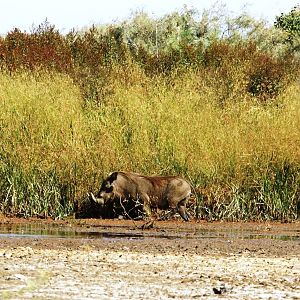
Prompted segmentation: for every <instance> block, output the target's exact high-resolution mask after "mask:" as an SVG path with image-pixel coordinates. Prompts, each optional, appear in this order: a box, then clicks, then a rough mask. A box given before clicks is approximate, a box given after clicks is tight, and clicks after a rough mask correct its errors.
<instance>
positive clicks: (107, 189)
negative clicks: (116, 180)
mask: <svg viewBox="0 0 300 300" xmlns="http://www.w3.org/2000/svg"><path fill="white" fill-rule="evenodd" d="M112 191H113V187H112V186H110V187H107V188H105V192H106V193H111V192H112Z"/></svg>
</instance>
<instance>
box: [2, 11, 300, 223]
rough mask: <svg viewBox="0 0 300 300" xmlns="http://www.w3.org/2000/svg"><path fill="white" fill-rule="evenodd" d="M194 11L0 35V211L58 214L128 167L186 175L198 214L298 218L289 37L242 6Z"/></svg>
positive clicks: (299, 154) (297, 110) (299, 108)
mask: <svg viewBox="0 0 300 300" xmlns="http://www.w3.org/2000/svg"><path fill="white" fill-rule="evenodd" d="M194 13H195V12H193V11H189V10H184V11H183V12H181V13H174V14H171V15H168V16H165V17H163V18H161V19H151V18H149V17H147V16H145V15H144V14H139V15H136V16H134V17H133V18H132V19H131V20H129V21H126V22H124V23H121V24H114V25H109V26H105V27H104V28H96V27H95V26H93V27H91V28H89V29H88V30H86V31H84V32H70V33H68V34H67V35H65V36H64V35H61V34H60V33H59V31H58V30H56V29H55V27H54V26H52V25H50V24H49V23H47V22H45V23H44V24H42V25H40V26H39V27H38V28H36V29H34V30H33V31H32V32H31V33H26V32H21V31H20V30H18V29H14V30H12V31H11V32H9V33H8V34H7V35H6V36H5V37H0V69H1V72H0V110H1V113H0V139H1V147H0V211H1V212H4V213H6V214H13V215H20V216H26V217H27V216H32V215H36V216H40V217H47V216H52V217H58V218H61V217H64V216H67V215H70V214H72V213H73V212H78V211H80V210H82V209H83V207H84V206H85V205H86V203H88V202H89V201H88V200H89V199H88V197H87V193H88V192H90V191H94V192H96V190H97V188H98V186H99V183H100V181H101V180H102V178H103V177H105V176H106V175H107V174H108V173H109V172H111V171H112V170H127V171H134V172H141V173H146V174H181V175H182V176H185V177H186V178H188V179H189V180H190V181H191V183H192V184H193V186H194V188H193V190H194V192H195V193H196V196H197V201H196V203H195V205H192V208H191V211H192V213H194V214H195V215H196V216H198V217H201V218H207V219H230V220H237V219H281V220H291V219H297V218H299V212H300V201H299V180H300V167H299V161H300V151H299V145H300V134H299V132H300V131H299V129H300V104H299V103H300V102H299V92H300V90H299V89H300V87H299V82H298V77H299V76H298V75H299V71H298V70H299V60H297V56H296V55H294V53H293V51H294V50H293V51H290V49H288V45H287V44H286V43H285V37H284V33H283V32H282V31H280V30H279V29H276V28H267V27H266V25H265V24H264V23H263V22H256V21H254V20H252V19H250V18H249V17H247V16H246V15H241V16H240V17H237V18H234V19H232V18H225V19H226V20H225V19H224V18H223V17H222V18H221V17H220V16H215V15H213V14H212V15H210V14H209V13H208V12H205V13H203V15H202V16H201V18H200V19H199V18H198V17H199V16H198V17H197V16H195V14H194ZM222 32H223V33H222ZM225 32H226V33H225ZM95 209H96V208H95Z"/></svg>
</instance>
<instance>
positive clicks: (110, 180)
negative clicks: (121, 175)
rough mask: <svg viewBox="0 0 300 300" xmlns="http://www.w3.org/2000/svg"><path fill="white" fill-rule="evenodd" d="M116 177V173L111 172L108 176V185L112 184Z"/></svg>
mask: <svg viewBox="0 0 300 300" xmlns="http://www.w3.org/2000/svg"><path fill="white" fill-rule="evenodd" d="M117 177H118V172H113V173H112V174H110V175H109V177H108V178H107V180H108V181H109V183H110V184H112V183H113V182H114V181H115V180H116V179H117Z"/></svg>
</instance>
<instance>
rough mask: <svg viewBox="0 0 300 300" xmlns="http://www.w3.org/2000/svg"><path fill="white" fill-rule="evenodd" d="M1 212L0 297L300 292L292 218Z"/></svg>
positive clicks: (298, 245) (296, 228) (296, 226)
mask: <svg viewBox="0 0 300 300" xmlns="http://www.w3.org/2000/svg"><path fill="white" fill-rule="evenodd" d="M143 225H144V222H143V221H138V222H137V221H135V222H133V221H130V220H99V219H85V220H67V221H53V220H39V219H30V220H25V219H14V218H4V217H2V218H0V299H31V298H36V299H145V298H148V299H152V298H157V299H193V298H205V299H219V298H220V297H221V298H222V299H266V298H267V299H299V298H300V222H294V223H286V224H282V223H274V222H266V223H250V222H249V223H245V222H237V223H227V222H213V223H209V222H203V221H200V222H194V221H193V222H188V223H186V222H183V221H156V222H154V224H152V226H150V228H149V229H147V230H145V229H144V230H143V229H142V228H143Z"/></svg>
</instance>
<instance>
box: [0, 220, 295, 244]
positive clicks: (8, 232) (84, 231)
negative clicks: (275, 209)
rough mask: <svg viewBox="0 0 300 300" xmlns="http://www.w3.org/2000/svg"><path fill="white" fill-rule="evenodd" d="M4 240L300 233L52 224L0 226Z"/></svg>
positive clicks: (289, 236)
mask: <svg viewBox="0 0 300 300" xmlns="http://www.w3.org/2000/svg"><path fill="white" fill-rule="evenodd" d="M1 238H32V239H40V238H45V239H48V238H79V239H129V240H130V239H149V238H151V239H153V238H157V239H170V240H172V239H196V240H197V239H199V240H202V239H226V240H228V239H230V240H240V239H242V240H256V239H272V240H281V241H300V231H299V230H289V231H288V232H281V233H274V232H270V233H268V232H267V233H266V232H264V233H262V232H261V230H257V229H252V230H244V229H229V228H227V229H223V230H221V229H218V230H210V229H207V228H194V229H193V230H189V229H186V228H185V229H183V228H179V229H177V232H176V233H174V232H172V230H171V229H168V228H165V229H164V228H163V229H156V230H150V231H148V230H141V229H140V228H138V227H136V228H134V227H132V228H130V227H127V228H122V227H121V228H120V227H117V226H116V227H114V226H109V227H107V226H95V227H94V228H92V230H91V228H90V226H89V225H88V226H86V227H79V228H76V227H75V228H73V227H62V226H59V227H58V226H53V225H50V224H47V225H41V224H26V225H25V224H18V225H15V224H12V225H3V224H2V225H1V224H0V240H1Z"/></svg>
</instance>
